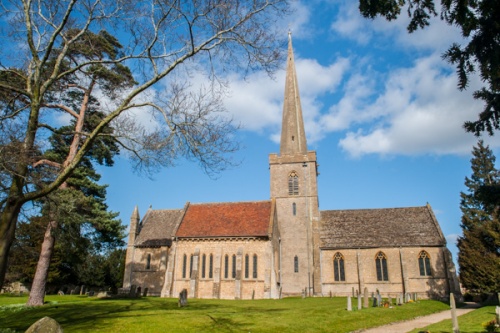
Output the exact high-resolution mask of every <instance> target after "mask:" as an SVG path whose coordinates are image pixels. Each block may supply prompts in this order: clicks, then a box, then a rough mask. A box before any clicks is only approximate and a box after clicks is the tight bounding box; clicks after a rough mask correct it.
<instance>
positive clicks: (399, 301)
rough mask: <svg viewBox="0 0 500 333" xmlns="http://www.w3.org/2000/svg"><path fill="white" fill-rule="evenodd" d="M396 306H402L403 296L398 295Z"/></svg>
mask: <svg viewBox="0 0 500 333" xmlns="http://www.w3.org/2000/svg"><path fill="white" fill-rule="evenodd" d="M398 305H403V294H399V296H398Z"/></svg>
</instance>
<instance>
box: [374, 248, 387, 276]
mask: <svg viewBox="0 0 500 333" xmlns="http://www.w3.org/2000/svg"><path fill="white" fill-rule="evenodd" d="M375 266H376V268H377V280H378V281H389V274H388V272H387V257H386V256H385V254H384V252H379V253H377V256H376V257H375Z"/></svg>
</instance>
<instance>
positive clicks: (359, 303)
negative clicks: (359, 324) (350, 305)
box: [358, 294, 361, 310]
mask: <svg viewBox="0 0 500 333" xmlns="http://www.w3.org/2000/svg"><path fill="white" fill-rule="evenodd" d="M358 310H361V295H360V294H358Z"/></svg>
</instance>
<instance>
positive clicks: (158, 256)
mask: <svg viewBox="0 0 500 333" xmlns="http://www.w3.org/2000/svg"><path fill="white" fill-rule="evenodd" d="M167 255H168V247H166V246H165V247H156V248H143V247H135V248H134V249H133V250H132V263H131V264H130V265H131V267H129V271H130V274H131V277H130V281H131V282H130V284H131V285H135V286H136V287H141V290H145V289H146V288H148V295H149V296H159V295H160V293H161V290H162V287H163V281H164V277H165V270H166V264H167ZM148 256H150V265H149V268H148V267H147V262H148Z"/></svg>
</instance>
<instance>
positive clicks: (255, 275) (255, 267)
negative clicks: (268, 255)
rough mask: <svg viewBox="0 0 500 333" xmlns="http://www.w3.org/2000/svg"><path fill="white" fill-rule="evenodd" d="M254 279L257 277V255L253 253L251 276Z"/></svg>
mask: <svg viewBox="0 0 500 333" xmlns="http://www.w3.org/2000/svg"><path fill="white" fill-rule="evenodd" d="M252 277H253V278H254V279H256V278H257V255H256V254H254V255H253V276H252Z"/></svg>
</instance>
